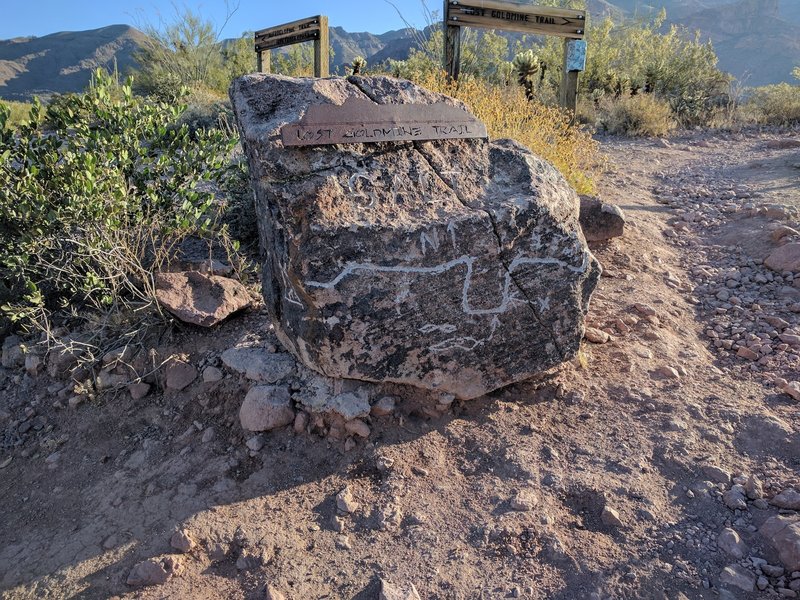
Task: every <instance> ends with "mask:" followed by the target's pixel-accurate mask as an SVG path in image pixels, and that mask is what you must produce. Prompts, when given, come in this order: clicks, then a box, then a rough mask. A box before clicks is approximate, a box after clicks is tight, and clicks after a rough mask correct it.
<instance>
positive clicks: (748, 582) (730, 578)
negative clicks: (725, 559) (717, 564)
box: [720, 565, 756, 592]
mask: <svg viewBox="0 0 800 600" xmlns="http://www.w3.org/2000/svg"><path fill="white" fill-rule="evenodd" d="M720 581H721V582H722V583H727V584H728V585H732V586H734V587H737V588H739V589H740V590H744V591H745V592H752V591H753V589H754V588H755V584H756V578H755V575H753V574H752V573H751V572H750V571H748V570H747V569H745V568H744V567H742V566H740V565H729V566H727V567H725V568H724V569H722V575H721V576H720Z"/></svg>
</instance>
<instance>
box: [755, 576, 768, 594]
mask: <svg viewBox="0 0 800 600" xmlns="http://www.w3.org/2000/svg"><path fill="white" fill-rule="evenodd" d="M756 587H757V588H758V589H759V590H761V591H762V592H763V591H764V590H765V589H767V588H768V587H769V579H767V578H766V577H764V576H763V575H761V576H760V577H759V578H758V580H757V581H756Z"/></svg>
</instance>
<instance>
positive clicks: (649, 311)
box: [633, 302, 657, 317]
mask: <svg viewBox="0 0 800 600" xmlns="http://www.w3.org/2000/svg"><path fill="white" fill-rule="evenodd" d="M633 308H635V309H636V311H637V312H638V313H639V314H640V315H643V316H645V317H654V316H655V315H656V314H657V313H656V309H655V308H653V307H652V306H650V305H649V304H643V303H641V302H637V303H636V304H634V305H633Z"/></svg>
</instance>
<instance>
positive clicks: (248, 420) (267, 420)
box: [239, 385, 294, 431]
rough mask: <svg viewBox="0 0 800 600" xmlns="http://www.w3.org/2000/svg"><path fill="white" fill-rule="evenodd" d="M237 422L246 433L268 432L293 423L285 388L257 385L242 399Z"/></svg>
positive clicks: (290, 405) (291, 410)
mask: <svg viewBox="0 0 800 600" xmlns="http://www.w3.org/2000/svg"><path fill="white" fill-rule="evenodd" d="M239 421H240V422H241V424H242V427H243V428H244V429H246V430H248V431H270V430H272V429H277V428H278V427H284V426H285V425H289V424H290V423H292V422H294V409H293V408H292V400H291V397H290V396H289V389H288V388H287V387H285V386H274V385H258V386H256V387H254V388H252V389H251V390H250V391H249V392H247V395H246V396H245V398H244V402H243V403H242V407H241V409H239Z"/></svg>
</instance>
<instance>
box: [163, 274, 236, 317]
mask: <svg viewBox="0 0 800 600" xmlns="http://www.w3.org/2000/svg"><path fill="white" fill-rule="evenodd" d="M155 284H156V298H157V299H158V302H159V303H160V304H161V305H162V306H164V307H165V308H166V309H167V310H168V311H169V312H171V313H172V314H173V315H175V316H176V317H177V318H178V319H180V320H181V321H184V322H186V323H192V324H194V325H200V326H202V327H213V326H214V325H216V324H217V323H219V322H221V321H223V320H224V319H226V318H227V317H228V316H230V315H231V314H233V313H235V312H237V311H239V310H242V309H243V308H247V307H248V306H250V295H249V294H248V293H247V289H246V288H245V287H244V286H243V285H242V284H241V283H239V282H238V281H235V280H233V279H228V278H226V277H218V276H216V275H203V274H202V273H199V272H197V271H184V272H182V273H158V274H156V277H155Z"/></svg>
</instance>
